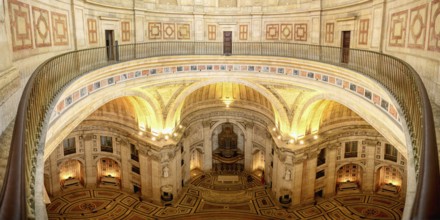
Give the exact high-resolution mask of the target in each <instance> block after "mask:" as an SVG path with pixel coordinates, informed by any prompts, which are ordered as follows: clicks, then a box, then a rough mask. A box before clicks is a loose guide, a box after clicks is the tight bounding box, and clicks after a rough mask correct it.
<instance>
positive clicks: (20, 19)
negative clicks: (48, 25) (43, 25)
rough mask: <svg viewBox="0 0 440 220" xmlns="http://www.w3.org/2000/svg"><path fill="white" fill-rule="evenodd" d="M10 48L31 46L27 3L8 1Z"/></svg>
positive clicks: (14, 49) (15, 49)
mask: <svg viewBox="0 0 440 220" xmlns="http://www.w3.org/2000/svg"><path fill="white" fill-rule="evenodd" d="M9 20H10V26H11V38H12V39H11V41H12V50H13V51H18V50H23V49H29V48H32V47H33V46H32V33H31V21H30V9H29V5H28V4H25V3H22V2H19V1H13V0H10V1H9Z"/></svg>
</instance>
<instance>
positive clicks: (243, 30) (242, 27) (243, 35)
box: [239, 25, 248, 40]
mask: <svg viewBox="0 0 440 220" xmlns="http://www.w3.org/2000/svg"><path fill="white" fill-rule="evenodd" d="M247 38H248V26H247V25H240V34H239V39H240V40H247Z"/></svg>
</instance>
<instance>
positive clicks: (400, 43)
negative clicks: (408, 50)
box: [388, 10, 408, 47]
mask: <svg viewBox="0 0 440 220" xmlns="http://www.w3.org/2000/svg"><path fill="white" fill-rule="evenodd" d="M407 20H408V10H404V11H400V12H396V13H393V14H392V15H391V19H390V39H389V42H388V44H389V46H393V47H405V35H406V26H407V23H408V22H407Z"/></svg>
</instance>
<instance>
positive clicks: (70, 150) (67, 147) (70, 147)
mask: <svg viewBox="0 0 440 220" xmlns="http://www.w3.org/2000/svg"><path fill="white" fill-rule="evenodd" d="M63 148H64V156H67V155H69V154H75V153H76V146H75V138H74V137H73V138H67V139H64V141H63Z"/></svg>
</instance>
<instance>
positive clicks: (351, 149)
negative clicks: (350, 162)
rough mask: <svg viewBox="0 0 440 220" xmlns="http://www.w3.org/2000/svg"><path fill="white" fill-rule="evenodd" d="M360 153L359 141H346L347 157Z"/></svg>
mask: <svg viewBox="0 0 440 220" xmlns="http://www.w3.org/2000/svg"><path fill="white" fill-rule="evenodd" d="M357 155H358V142H357V141H349V142H345V155H344V157H345V158H351V157H357Z"/></svg>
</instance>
